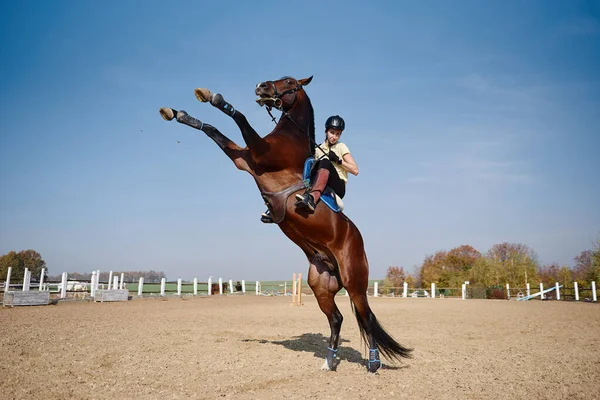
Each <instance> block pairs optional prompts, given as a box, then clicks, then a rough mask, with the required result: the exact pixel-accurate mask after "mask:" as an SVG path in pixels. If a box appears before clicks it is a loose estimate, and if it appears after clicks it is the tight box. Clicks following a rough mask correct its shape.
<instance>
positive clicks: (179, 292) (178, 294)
mask: <svg viewBox="0 0 600 400" xmlns="http://www.w3.org/2000/svg"><path fill="white" fill-rule="evenodd" d="M177 296H181V278H179V279H177Z"/></svg>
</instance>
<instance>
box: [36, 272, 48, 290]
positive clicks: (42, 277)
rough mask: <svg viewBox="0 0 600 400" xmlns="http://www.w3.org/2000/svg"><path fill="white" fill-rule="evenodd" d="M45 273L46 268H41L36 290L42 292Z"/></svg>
mask: <svg viewBox="0 0 600 400" xmlns="http://www.w3.org/2000/svg"><path fill="white" fill-rule="evenodd" d="M45 272H46V268H42V273H41V274H40V288H39V289H38V290H40V291H41V290H44V275H45Z"/></svg>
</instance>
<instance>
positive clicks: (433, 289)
mask: <svg viewBox="0 0 600 400" xmlns="http://www.w3.org/2000/svg"><path fill="white" fill-rule="evenodd" d="M431 298H432V299H435V283H433V282H431Z"/></svg>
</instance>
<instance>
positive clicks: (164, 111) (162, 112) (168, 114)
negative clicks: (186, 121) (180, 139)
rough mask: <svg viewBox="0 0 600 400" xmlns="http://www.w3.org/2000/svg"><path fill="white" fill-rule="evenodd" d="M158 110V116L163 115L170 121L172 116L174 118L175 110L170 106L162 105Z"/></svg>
mask: <svg viewBox="0 0 600 400" xmlns="http://www.w3.org/2000/svg"><path fill="white" fill-rule="evenodd" d="M158 112H159V113H160V116H161V117H163V119H164V120H166V121H171V120H172V119H173V118H175V110H173V109H172V108H169V107H163V108H161V109H160V110H159V111H158Z"/></svg>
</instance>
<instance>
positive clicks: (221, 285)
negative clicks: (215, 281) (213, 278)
mask: <svg viewBox="0 0 600 400" xmlns="http://www.w3.org/2000/svg"><path fill="white" fill-rule="evenodd" d="M219 294H223V278H219Z"/></svg>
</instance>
